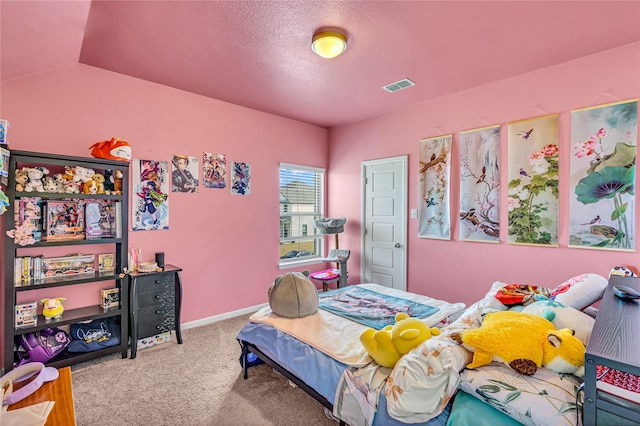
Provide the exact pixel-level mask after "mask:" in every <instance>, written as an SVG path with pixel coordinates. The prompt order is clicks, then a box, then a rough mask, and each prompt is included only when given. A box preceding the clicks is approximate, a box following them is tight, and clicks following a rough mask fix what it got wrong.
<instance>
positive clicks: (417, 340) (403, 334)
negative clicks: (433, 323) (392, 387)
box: [360, 312, 440, 368]
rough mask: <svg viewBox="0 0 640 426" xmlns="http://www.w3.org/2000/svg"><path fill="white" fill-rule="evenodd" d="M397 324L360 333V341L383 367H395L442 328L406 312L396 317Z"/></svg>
mask: <svg viewBox="0 0 640 426" xmlns="http://www.w3.org/2000/svg"><path fill="white" fill-rule="evenodd" d="M395 321H396V322H395V324H393V325H388V326H386V327H384V328H383V329H382V330H375V329H373V328H369V329H367V330H365V331H363V332H362V334H360V342H361V343H362V346H364V348H365V350H366V351H367V353H368V354H369V355H370V356H371V358H373V360H374V361H375V362H376V363H377V364H378V365H381V366H383V367H389V368H393V367H394V366H395V365H396V363H397V362H398V360H399V359H400V358H401V357H402V356H403V355H405V354H407V353H408V352H409V351H410V350H411V349H413V348H415V347H416V346H418V345H419V344H421V343H422V342H424V341H426V340H428V339H430V338H431V336H438V335H439V334H440V329H438V328H435V327H433V328H429V326H428V325H427V324H426V323H425V322H424V321H421V320H419V319H418V318H413V317H410V316H409V315H407V314H406V313H404V312H400V313H398V314H397V315H396V317H395Z"/></svg>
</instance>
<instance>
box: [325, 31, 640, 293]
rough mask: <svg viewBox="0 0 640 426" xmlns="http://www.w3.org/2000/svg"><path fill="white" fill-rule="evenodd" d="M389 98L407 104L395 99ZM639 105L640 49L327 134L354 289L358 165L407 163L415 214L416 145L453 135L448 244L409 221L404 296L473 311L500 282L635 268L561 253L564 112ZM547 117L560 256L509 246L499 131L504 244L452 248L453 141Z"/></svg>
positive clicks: (564, 237) (549, 281)
mask: <svg viewBox="0 0 640 426" xmlns="http://www.w3.org/2000/svg"><path fill="white" fill-rule="evenodd" d="M505 54H510V53H509V52H505ZM514 60H517V57H516V58H514ZM435 66H437V65H435ZM469 72H473V70H472V69H471V70H469ZM407 77H411V76H407ZM416 83H417V84H420V83H421V82H419V81H418V82H416ZM409 90H411V89H407V93H408V91H409ZM390 96H404V94H403V92H398V93H396V94H393V95H390ZM638 96H640V43H633V44H630V45H626V46H623V47H621V48H617V49H613V50H609V51H605V52H602V53H600V54H597V55H592V56H589V57H584V58H581V59H578V60H575V61H572V62H568V63H565V64H561V65H558V66H554V67H550V68H546V69H543V70H539V71H536V72H532V73H528V74H525V75H521V76H518V77H515V78H511V79H507V80H503V81H500V82H497V83H493V84H489V85H485V86H481V87H477V88H474V89H471V90H467V91H464V92H460V93H457V94H454V95H451V96H446V97H442V98H439V99H436V100H433V101H429V102H425V103H422V104H419V105H415V106H413V107H410V108H406V109H403V110H401V111H397V112H395V113H391V114H388V115H385V116H382V117H377V118H373V119H369V120H365V121H362V122H358V123H354V124H351V125H345V126H340V127H337V128H333V129H331V130H330V132H329V140H330V144H329V152H330V157H329V164H330V172H329V182H328V186H329V188H330V189H329V198H328V203H329V215H330V216H346V217H347V229H346V231H345V234H343V235H341V236H340V246H341V247H344V248H350V249H351V250H352V256H351V260H350V269H349V271H350V274H349V275H350V282H351V283H356V282H359V280H360V277H359V274H360V254H361V253H360V251H361V234H360V223H361V206H360V193H361V182H360V168H361V163H362V162H363V161H366V160H372V159H378V158H384V157H392V156H397V155H404V154H408V155H409V209H417V208H418V207H417V206H418V171H417V170H418V141H419V140H420V139H422V138H425V137H431V136H439V135H442V134H451V133H452V134H454V149H453V157H452V158H453V161H452V177H453V179H452V191H451V205H452V208H451V215H452V218H451V220H452V222H451V223H452V236H453V238H452V240H450V241H441V240H431V239H423V238H418V230H417V229H418V227H417V225H418V224H417V220H416V219H409V225H408V234H409V235H408V272H407V286H408V289H409V290H410V291H413V292H416V293H422V294H428V295H430V296H433V297H437V298H444V299H446V300H450V301H463V302H466V303H468V304H469V303H472V302H474V301H476V300H478V299H479V298H481V297H482V296H483V295H484V293H486V291H487V290H488V289H489V287H490V285H491V283H493V282H494V281H496V280H500V281H505V282H521V283H527V284H539V285H544V286H550V287H555V286H556V285H557V284H559V283H561V282H562V281H564V280H566V279H567V278H570V277H572V276H574V275H577V274H580V273H583V272H595V273H599V274H601V275H604V276H607V275H608V273H609V270H610V269H611V267H612V266H614V265H618V264H624V265H631V266H634V267H640V259H639V258H638V255H637V253H624V252H615V251H603V250H585V249H575V248H568V247H567V243H568V238H569V237H568V229H567V228H568V213H567V210H568V206H569V195H570V194H569V187H568V186H567V182H568V181H569V160H570V155H571V151H570V150H571V146H572V143H571V141H570V125H571V123H570V110H571V109H576V108H581V107H586V106H591V105H599V104H604V103H609V102H613V101H616V100H618V99H619V100H625V99H631V98H637V97H638ZM551 113H559V114H560V168H561V169H560V206H559V208H560V210H559V215H560V223H559V230H560V231H559V243H560V247H557V248H551V247H532V246H514V245H510V244H507V241H508V237H507V232H506V220H507V209H506V202H505V200H506V194H507V191H506V186H507V185H506V184H507V179H506V178H507V176H506V172H504V171H506V170H507V139H506V133H507V132H506V128H504V126H503V131H502V141H501V146H502V149H501V151H502V152H501V162H502V163H501V168H502V170H503V174H502V176H503V181H502V191H501V199H502V206H501V212H500V214H501V221H502V229H501V235H500V244H486V243H472V242H460V241H458V232H459V219H458V217H457V216H458V213H459V188H458V184H457V181H456V176H458V175H459V165H458V164H457V160H456V159H457V158H459V157H458V156H459V151H458V147H459V145H458V143H459V132H460V131H463V130H467V129H472V128H477V127H483V126H486V125H489V124H502V125H505V124H506V123H508V122H510V121H515V120H520V119H524V118H530V117H536V116H540V115H545V114H551ZM639 211H640V210H639V208H638V205H636V217H640V216H638V212H639ZM636 222H637V220H636ZM637 228H638V225H637V224H636V229H637ZM637 245H638V233H637V232H636V246H637Z"/></svg>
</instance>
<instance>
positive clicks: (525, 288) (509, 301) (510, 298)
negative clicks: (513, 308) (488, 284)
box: [496, 284, 549, 306]
mask: <svg viewBox="0 0 640 426" xmlns="http://www.w3.org/2000/svg"><path fill="white" fill-rule="evenodd" d="M538 295H539V296H542V297H548V296H549V289H547V288H544V287H538V286H535V285H527V284H509V285H506V286H504V287H502V288H501V289H500V290H499V291H498V292H497V293H496V299H498V300H499V301H500V302H502V304H503V305H507V306H509V305H528V304H529V303H532V302H535V301H536V300H537V299H536V296H538Z"/></svg>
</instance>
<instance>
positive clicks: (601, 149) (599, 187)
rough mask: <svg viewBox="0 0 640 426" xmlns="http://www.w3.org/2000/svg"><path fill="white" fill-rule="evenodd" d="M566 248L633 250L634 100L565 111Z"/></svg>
mask: <svg viewBox="0 0 640 426" xmlns="http://www.w3.org/2000/svg"><path fill="white" fill-rule="evenodd" d="M571 143H572V155H571V198H570V200H569V247H581V248H598V249H609V250H625V251H633V250H635V238H634V236H635V234H636V231H635V210H636V208H635V188H634V187H635V181H636V155H637V145H638V100H637V99H634V100H630V101H623V102H616V103H613V104H607V105H599V106H595V107H589V108H583V109H579V110H574V111H571Z"/></svg>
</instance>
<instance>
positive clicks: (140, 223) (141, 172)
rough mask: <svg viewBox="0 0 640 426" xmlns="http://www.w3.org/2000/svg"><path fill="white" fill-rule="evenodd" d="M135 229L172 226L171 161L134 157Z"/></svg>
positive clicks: (132, 211) (132, 226)
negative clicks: (170, 214) (170, 217)
mask: <svg viewBox="0 0 640 426" xmlns="http://www.w3.org/2000/svg"><path fill="white" fill-rule="evenodd" d="M131 166H132V169H133V170H132V180H133V194H132V195H131V199H132V206H131V215H132V219H133V220H132V224H131V228H132V229H133V230H134V231H145V230H153V229H169V179H170V175H169V163H168V162H167V161H153V160H132V161H131Z"/></svg>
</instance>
